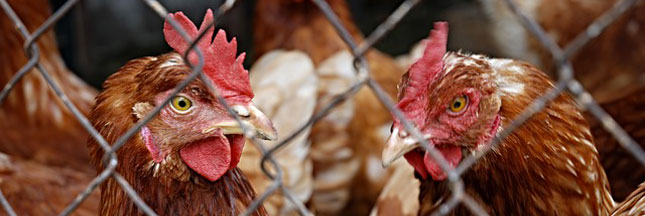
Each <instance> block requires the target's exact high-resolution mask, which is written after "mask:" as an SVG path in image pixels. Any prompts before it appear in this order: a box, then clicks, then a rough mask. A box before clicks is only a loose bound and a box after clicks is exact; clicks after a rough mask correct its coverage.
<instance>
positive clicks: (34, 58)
mask: <svg viewBox="0 0 645 216" xmlns="http://www.w3.org/2000/svg"><path fill="white" fill-rule="evenodd" d="M142 1H143V2H144V3H145V4H146V5H147V6H148V7H149V8H150V9H152V10H153V11H154V12H156V13H157V14H158V15H159V17H160V18H161V19H166V15H167V14H168V11H167V10H166V8H165V7H164V6H163V5H162V4H161V3H160V2H159V1H157V0H142ZM312 1H313V2H314V3H315V4H316V6H317V7H318V8H319V9H320V10H321V11H322V12H323V14H324V15H325V17H326V18H327V19H328V20H329V22H330V23H331V24H332V25H333V26H334V28H335V30H336V31H337V33H338V34H339V35H340V36H341V38H342V39H343V40H344V42H345V43H346V44H347V45H348V46H349V48H350V50H351V52H352V54H353V55H354V58H355V64H354V68H355V71H356V73H357V74H358V77H359V79H360V81H359V82H356V83H355V84H354V85H352V86H351V87H350V88H348V89H346V90H345V91H344V92H342V93H341V94H338V95H336V96H335V97H334V98H333V99H332V100H331V101H330V102H328V104H326V105H325V106H323V108H322V109H320V110H319V111H318V112H317V113H314V115H312V117H311V118H310V119H309V120H308V121H307V123H306V124H305V125H303V126H302V127H301V128H299V129H298V130H296V131H295V132H293V133H292V134H289V135H287V136H286V139H284V140H283V141H282V142H280V143H278V144H277V145H275V146H274V147H272V148H270V149H267V148H266V147H265V145H264V144H263V143H262V141H260V140H258V139H257V138H256V136H255V135H256V134H255V132H254V131H251V130H250V129H249V128H246V127H245V124H242V123H241V122H240V121H241V120H240V119H239V117H238V116H237V115H236V114H235V112H234V111H233V110H232V109H231V107H230V106H228V104H227V103H226V101H225V100H224V98H223V97H222V96H221V95H219V93H217V90H216V89H215V88H214V87H213V86H212V84H211V83H210V82H204V83H206V84H207V86H208V88H210V89H211V90H212V91H213V92H216V96H217V99H218V101H219V102H221V103H222V104H224V106H225V107H226V109H227V110H228V112H229V114H230V115H231V116H232V117H233V118H235V119H236V121H238V123H240V124H239V125H241V126H242V127H243V131H244V134H245V135H246V136H247V137H249V138H251V143H252V144H253V145H255V146H256V147H257V148H258V149H260V151H261V153H262V155H263V156H262V161H261V163H260V164H258V165H259V166H261V168H262V171H263V172H264V174H265V175H266V176H267V177H269V179H271V180H272V181H273V184H272V185H271V186H270V187H269V188H267V190H266V191H265V192H264V193H262V194H260V195H259V196H257V197H256V199H255V200H254V201H253V202H252V204H251V205H250V206H249V208H248V209H247V211H246V212H245V213H244V215H250V214H252V213H253V212H255V211H256V209H257V208H258V207H259V206H260V205H261V204H262V203H263V202H264V200H265V199H267V197H268V196H269V195H271V194H273V193H274V192H276V191H277V190H280V191H281V192H282V193H283V194H284V195H285V196H286V197H287V199H288V200H289V201H290V202H292V203H293V204H294V205H295V206H296V207H297V209H298V211H299V213H300V214H301V215H311V214H312V213H311V212H309V211H308V210H307V208H306V207H305V205H304V204H303V203H302V202H300V201H298V200H297V199H296V198H295V196H294V195H293V194H292V193H291V192H290V191H289V190H288V189H287V188H285V186H284V185H283V184H282V182H283V181H282V170H281V169H280V166H278V164H277V163H276V161H275V159H274V158H273V154H274V153H275V152H276V151H277V150H279V149H280V148H282V147H284V146H285V145H289V143H290V142H291V141H292V140H293V138H295V137H296V136H297V135H299V134H300V133H302V132H303V131H305V129H307V128H308V127H311V126H312V125H313V124H314V123H316V122H317V121H319V120H320V119H321V118H323V117H325V116H326V115H327V114H328V113H329V112H330V111H332V110H333V109H334V108H335V107H336V106H338V105H339V104H341V103H342V102H343V101H345V100H348V99H351V98H352V96H353V95H354V94H356V93H357V92H358V90H360V89H361V88H363V87H367V88H369V89H371V90H372V91H373V92H374V93H375V94H376V96H377V97H378V99H379V100H380V101H381V102H382V103H383V105H385V107H386V108H387V109H388V110H390V111H391V112H392V113H393V114H394V115H395V116H396V117H397V118H399V119H401V123H402V124H403V125H404V127H405V129H406V130H407V131H409V132H410V134H411V135H412V136H413V137H414V138H415V139H416V140H418V141H419V142H420V143H421V144H422V146H423V148H424V149H425V150H426V151H427V152H429V153H430V155H431V156H432V157H433V158H434V159H435V160H436V161H438V163H439V165H440V167H441V169H443V170H444V171H445V172H446V173H447V174H448V181H449V182H450V184H451V190H452V196H451V198H450V199H448V200H447V201H446V202H445V203H444V204H442V206H441V207H440V208H438V212H435V214H438V215H444V214H448V213H450V212H451V211H452V209H454V208H455V206H457V205H458V204H460V203H461V204H464V206H465V207H466V208H468V209H469V210H470V211H471V212H472V213H473V214H476V215H486V212H484V211H483V210H482V209H481V207H480V206H479V205H478V204H477V203H476V202H475V201H474V200H473V198H472V197H470V196H469V195H467V194H466V193H464V190H463V181H462V179H461V178H460V176H461V175H462V174H463V173H464V172H466V171H467V170H468V169H469V168H470V167H471V166H472V165H473V164H474V163H476V162H477V160H478V159H480V158H481V157H483V156H484V155H485V154H486V153H487V152H489V151H490V150H491V149H492V148H494V147H495V146H497V145H498V144H499V143H500V142H501V141H502V140H503V139H504V138H505V137H506V136H508V135H510V134H511V133H512V131H513V130H514V129H515V128H517V127H519V126H521V125H522V124H523V123H524V122H525V121H526V120H528V119H529V118H530V117H531V116H532V115H533V114H535V113H537V112H539V111H540V110H542V108H544V107H545V105H546V104H547V103H548V102H549V101H550V100H552V99H554V98H555V97H556V96H557V95H559V94H560V93H561V92H563V91H565V90H568V91H569V92H571V93H572V94H573V96H575V97H577V98H578V100H579V102H580V103H581V106H583V107H586V108H587V109H589V111H590V112H591V113H592V114H593V116H595V117H596V118H598V119H599V120H600V122H601V124H602V125H603V127H604V128H605V129H606V130H607V131H609V132H610V133H611V134H612V135H613V136H614V138H616V140H617V141H618V142H619V143H620V144H621V146H623V147H624V148H626V149H627V150H628V151H629V152H630V153H631V154H632V155H633V156H634V157H635V158H636V159H637V160H638V161H639V162H640V163H641V164H642V165H644V166H645V152H643V150H642V149H641V148H640V147H639V145H638V144H637V143H636V142H635V141H634V140H633V139H632V138H631V137H630V136H629V135H628V134H627V133H626V132H625V131H624V130H623V129H622V128H621V127H620V126H619V125H618V124H617V123H616V121H615V120H614V119H613V118H612V117H611V116H610V115H608V114H607V113H606V112H605V111H604V110H603V109H602V108H601V107H600V106H599V105H598V103H597V102H595V100H594V99H593V98H592V97H591V96H590V94H589V93H588V92H587V91H586V90H585V89H584V88H583V87H582V85H581V84H580V83H579V82H578V81H577V80H576V79H575V78H573V73H574V72H573V68H572V66H571V62H570V58H571V57H572V56H573V55H574V54H575V53H576V52H577V51H579V50H580V48H582V47H584V46H585V45H586V44H587V43H588V42H589V41H590V40H592V39H593V38H595V37H597V36H598V35H600V34H601V33H602V32H603V30H604V29H605V28H606V27H607V26H609V25H610V24H611V23H612V22H613V21H615V20H616V19H617V18H618V17H619V16H620V15H621V14H623V13H624V12H625V11H627V10H628V9H629V8H631V7H633V6H634V5H635V4H636V3H637V2H638V0H622V1H618V2H616V4H615V5H614V7H613V8H611V9H610V10H609V11H607V12H605V13H604V14H603V15H602V16H600V17H598V18H597V19H596V20H595V21H594V22H593V23H592V24H590V25H589V26H588V27H587V28H586V30H585V31H583V32H581V33H579V34H578V35H577V37H575V39H574V40H572V42H571V43H569V44H568V45H566V46H565V48H564V49H563V48H561V47H560V46H558V45H557V44H556V43H555V41H554V40H553V39H552V38H551V37H549V36H548V34H547V33H546V32H545V31H544V29H542V27H541V26H540V25H538V24H537V22H536V21H535V20H534V19H532V18H530V17H529V16H527V15H526V14H525V13H524V12H522V11H521V10H520V9H519V8H518V6H517V5H516V3H515V2H514V1H513V0H499V1H503V2H504V3H505V4H506V6H508V8H509V9H510V10H511V11H512V12H513V13H514V15H515V16H517V19H519V21H520V23H521V24H522V25H523V26H524V27H525V28H526V29H527V30H529V32H531V33H532V34H533V35H534V36H535V37H536V38H537V40H538V41H539V42H540V44H541V45H542V46H543V47H544V48H546V50H548V52H549V53H550V54H552V56H553V60H554V62H555V63H556V66H557V67H556V68H557V70H556V72H557V75H558V80H557V83H556V85H555V87H554V88H553V89H551V90H550V91H548V92H547V93H545V94H544V95H542V96H541V97H539V98H538V99H536V100H535V101H533V103H532V104H531V105H530V106H529V107H527V108H526V109H525V110H524V111H523V112H522V113H521V114H520V115H519V116H518V117H517V118H516V119H514V120H513V121H512V122H511V124H510V125H509V126H508V127H507V128H506V129H505V130H504V131H503V132H502V133H500V134H498V135H497V136H495V138H494V139H493V141H492V143H491V145H487V148H485V149H484V150H483V151H481V152H479V153H477V154H475V155H472V156H469V157H466V158H464V160H463V161H462V162H461V163H460V165H459V166H458V167H457V168H456V169H454V170H453V169H451V168H450V167H449V166H448V164H447V162H446V160H445V159H444V158H443V156H442V155H441V154H440V153H439V152H438V151H437V150H436V149H435V148H434V147H432V146H430V145H428V143H427V141H426V140H425V139H423V138H422V137H423V136H422V135H421V133H420V132H419V131H418V130H417V129H416V128H415V126H414V125H413V124H411V123H410V121H408V120H407V119H406V118H405V116H404V115H403V114H402V113H401V111H400V110H399V109H398V108H396V107H395V106H394V101H392V99H391V98H390V97H389V96H388V94H387V93H386V92H385V91H384V90H383V88H382V87H381V86H380V84H379V83H377V82H376V81H375V80H374V79H372V77H370V71H369V67H368V64H369V62H368V61H367V59H366V58H365V57H364V54H365V53H366V51H367V50H368V49H370V48H371V47H372V46H373V45H374V44H376V43H377V42H378V41H379V40H380V39H382V38H383V37H384V36H385V35H387V33H388V32H390V31H392V30H393V29H394V28H395V27H396V25H397V23H399V22H400V21H401V19H402V18H403V17H404V16H405V15H406V14H407V13H408V12H409V11H410V9H412V8H413V7H414V6H415V5H416V4H418V3H419V2H420V0H406V1H404V2H403V3H402V4H401V5H400V6H399V7H398V8H397V9H396V10H395V11H394V12H393V13H392V14H391V15H390V16H389V17H388V18H387V19H386V20H385V21H384V22H383V23H381V24H380V25H379V26H378V27H377V28H376V29H375V30H374V31H373V32H372V33H371V34H370V35H369V36H368V37H367V39H366V40H364V41H363V42H362V43H361V44H357V43H356V41H354V39H353V38H352V37H351V35H350V34H349V31H348V30H347V29H346V28H345V27H344V26H343V25H342V24H341V22H340V20H339V18H338V17H337V16H336V14H334V12H333V11H332V9H331V7H330V6H329V5H328V4H327V2H325V0H312ZM76 3H78V0H68V1H67V2H66V3H65V4H63V6H62V7H61V8H59V9H58V10H57V11H55V12H54V13H53V14H52V15H51V16H50V17H49V18H48V19H47V20H46V21H45V22H44V23H43V24H42V25H41V26H40V27H39V28H37V29H36V30H35V31H34V32H29V31H28V30H27V28H26V27H25V25H24V24H23V23H22V21H21V20H20V18H18V16H17V15H16V13H15V12H14V10H13V9H12V8H11V6H10V5H9V4H8V3H7V0H0V6H1V7H2V9H3V10H4V12H5V13H6V14H7V16H8V17H9V19H11V20H12V21H13V23H14V24H15V26H16V29H17V31H18V32H19V33H20V35H21V36H22V37H23V38H24V39H25V45H24V49H25V50H24V51H25V55H27V57H28V58H29V60H28V62H27V63H26V64H25V65H24V66H23V67H22V68H20V70H19V71H18V72H17V73H16V74H15V75H14V76H13V77H12V78H11V79H10V80H9V82H8V83H7V84H6V85H5V86H4V88H3V89H2V91H1V92H0V103H2V102H3V100H4V99H5V98H6V97H7V95H8V94H9V92H10V91H11V90H12V88H13V87H14V86H15V84H16V83H17V82H18V81H20V80H21V78H22V77H24V75H25V74H27V73H28V72H29V71H31V70H32V69H33V68H36V69H37V70H38V72H39V73H40V74H41V75H42V76H43V78H44V79H45V80H46V81H47V83H48V84H49V86H50V87H51V88H52V90H53V91H54V93H55V95H56V96H57V97H59V98H60V99H61V100H62V101H63V103H64V105H65V106H66V107H67V108H68V109H69V110H70V111H71V113H72V114H73V116H74V117H75V118H76V119H77V120H78V121H79V123H80V124H81V125H82V126H83V127H84V128H85V129H86V130H87V131H88V132H89V134H90V135H91V137H92V138H93V139H95V140H96V141H97V142H98V143H99V145H100V146H101V148H102V149H103V150H104V151H105V158H104V159H105V160H106V161H107V162H106V163H105V164H106V167H105V169H104V170H103V171H102V172H101V173H99V174H98V176H96V177H95V178H94V179H93V180H92V181H91V182H90V184H89V185H87V187H86V188H85V190H84V191H83V192H81V193H80V194H78V195H77V197H76V199H75V200H74V201H73V202H72V203H70V204H69V205H68V206H67V208H65V209H64V210H63V211H62V212H61V213H60V215H69V214H71V213H72V212H74V210H75V209H76V208H77V207H78V206H79V205H80V204H81V202H83V200H85V199H86V198H87V197H88V196H89V195H90V193H91V192H92V191H93V190H94V189H96V187H97V186H98V185H99V184H101V183H102V182H104V181H105V180H107V179H108V178H114V179H115V180H116V182H117V183H118V184H119V185H120V186H121V188H122V189H123V190H124V191H125V192H126V194H127V195H128V196H129V197H130V199H131V200H132V201H133V202H134V203H135V204H136V206H137V207H139V209H140V210H141V211H142V212H144V213H145V214H146V215H156V213H155V212H154V211H153V210H152V209H151V208H150V207H149V206H148V205H147V204H146V203H145V202H144V201H143V200H142V199H141V197H139V195H138V194H137V193H136V191H134V189H132V187H131V186H130V185H129V184H128V182H127V181H126V180H125V179H124V178H123V177H122V176H121V175H120V174H119V173H117V172H116V171H115V168H116V166H117V164H118V159H117V155H116V150H117V149H119V148H120V147H121V146H123V144H125V142H126V141H127V140H128V139H129V138H130V137H131V136H133V135H134V134H135V133H137V132H138V131H139V130H140V129H141V127H143V126H144V125H145V124H146V123H147V122H148V121H150V120H151V119H152V118H154V117H155V116H156V115H157V114H158V113H159V111H160V110H161V109H162V108H163V106H158V107H155V109H154V110H153V111H152V112H151V113H150V114H149V115H148V116H145V117H144V118H143V119H142V121H140V122H139V123H137V124H136V125H134V126H133V127H132V128H130V129H129V130H128V131H127V132H126V133H124V134H123V135H122V136H121V137H120V138H119V139H117V141H116V142H115V143H113V144H112V145H110V144H109V143H107V141H106V140H105V139H104V138H103V137H102V136H101V135H100V134H99V133H98V131H97V130H96V129H95V128H94V127H92V125H91V124H90V122H89V121H88V119H87V118H86V117H85V116H84V115H83V114H82V113H81V112H80V111H79V110H78V109H77V108H76V107H75V106H74V105H73V104H72V103H71V101H70V100H69V98H68V97H67V96H66V95H65V94H64V93H63V91H62V90H61V88H60V87H59V86H58V85H57V84H56V83H55V82H54V81H53V80H52V78H51V76H50V74H49V73H48V72H47V70H46V69H45V68H44V67H43V66H42V65H41V64H40V62H39V56H40V53H39V47H38V44H36V43H35V42H36V41H37V40H38V39H39V38H40V37H41V36H42V35H43V33H44V32H46V31H47V30H49V29H50V28H51V27H52V25H54V24H55V23H56V22H57V21H58V20H59V19H60V18H61V17H62V16H63V15H65V14H66V13H67V12H69V10H70V9H71V8H72V7H73V6H74V5H75V4H76ZM235 3H236V1H235V0H226V1H225V2H224V3H223V4H222V5H221V6H220V7H219V8H218V10H217V11H216V12H215V19H214V21H213V22H212V23H210V24H208V26H209V28H214V27H215V24H216V22H217V21H218V20H219V19H220V18H221V16H223V15H225V13H226V12H227V11H228V10H229V9H231V8H232V7H233V6H234V5H235ZM168 21H169V22H170V24H171V25H172V26H173V27H174V28H175V29H176V30H177V31H178V32H179V33H180V34H181V35H182V37H183V38H184V39H185V40H186V41H187V42H190V44H191V46H190V48H189V49H188V51H187V52H186V53H184V54H183V56H184V58H185V59H186V57H187V55H188V52H195V53H197V56H198V63H197V65H192V64H190V62H188V61H186V63H187V64H188V65H189V66H190V67H191V68H192V70H193V72H192V73H191V74H190V76H189V77H188V78H187V79H186V80H184V81H183V82H181V83H180V84H179V85H178V86H177V87H175V89H174V90H173V91H172V93H171V94H170V96H169V97H168V98H166V99H165V100H164V102H163V103H161V104H167V103H168V102H169V100H170V99H171V98H172V97H173V96H174V95H176V94H177V93H178V92H179V91H180V90H181V89H183V88H184V87H186V86H187V85H188V84H189V83H190V82H192V81H193V80H195V79H198V78H199V79H206V77H205V75H204V74H203V73H202V68H203V64H204V60H203V56H202V53H201V51H200V50H199V48H198V47H196V46H195V44H196V43H197V41H199V40H200V39H202V37H203V36H204V35H205V34H204V33H205V32H206V31H203V32H200V34H199V35H198V36H197V38H194V39H192V38H189V37H188V35H187V34H186V32H185V31H184V30H183V29H181V27H180V26H179V25H178V24H177V23H176V21H175V20H173V19H172V18H170V19H168ZM266 162H268V163H266ZM267 165H269V166H272V170H274V171H273V172H271V171H269V170H270V169H269V168H267V167H266V166H267ZM0 205H1V206H2V207H3V209H4V211H5V212H6V213H7V214H8V215H12V216H13V215H16V213H15V212H14V210H13V208H12V207H11V205H10V204H9V202H8V201H7V199H6V198H5V197H4V195H3V194H2V191H0Z"/></svg>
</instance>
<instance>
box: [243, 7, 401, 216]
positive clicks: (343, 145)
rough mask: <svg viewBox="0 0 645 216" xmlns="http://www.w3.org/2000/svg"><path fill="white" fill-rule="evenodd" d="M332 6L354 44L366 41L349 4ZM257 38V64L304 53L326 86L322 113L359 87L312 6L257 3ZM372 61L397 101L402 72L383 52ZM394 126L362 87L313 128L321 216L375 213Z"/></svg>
mask: <svg viewBox="0 0 645 216" xmlns="http://www.w3.org/2000/svg"><path fill="white" fill-rule="evenodd" d="M328 3H329V4H330V6H331V8H332V9H333V10H334V12H335V13H336V14H337V15H338V16H339V18H340V20H341V22H342V23H343V25H344V26H345V27H346V28H347V29H348V30H349V31H350V33H351V34H352V36H353V37H354V39H355V40H357V41H358V42H361V41H362V40H363V36H362V34H361V33H360V32H359V30H358V28H357V27H356V26H355V24H354V22H353V20H352V17H351V14H350V11H349V9H348V7H347V4H346V2H345V1H344V0H329V1H328ZM254 38H255V39H254V42H255V43H254V44H255V51H256V54H257V55H258V56H260V55H263V54H264V53H267V52H269V51H271V50H274V49H287V50H301V51H304V52H305V53H306V54H307V55H309V56H310V57H311V59H312V60H313V62H314V64H315V65H316V67H317V69H316V73H317V75H318V77H319V80H320V81H319V82H320V84H319V88H318V101H317V107H316V110H320V109H321V108H322V107H323V106H325V105H327V104H328V103H329V101H330V99H331V98H332V97H333V96H335V95H337V94H339V93H341V92H343V91H344V90H346V89H348V88H349V87H350V86H352V85H353V84H355V83H356V82H358V81H359V77H358V76H357V75H356V72H355V70H354V68H353V56H352V55H351V54H350V52H349V51H348V50H347V49H348V47H347V45H345V43H344V42H343V41H342V39H341V38H340V37H339V36H338V34H337V33H336V31H335V30H334V28H333V26H332V25H331V24H330V23H329V21H327V19H326V18H325V16H324V15H323V13H322V12H321V11H320V9H318V7H317V6H316V5H315V4H314V3H313V2H311V1H299V0H289V1H282V0H263V1H258V2H257V5H256V9H255V23H254ZM366 57H367V59H368V61H369V62H370V69H371V73H372V74H371V75H372V76H373V77H374V79H375V80H376V81H377V82H379V83H380V84H381V85H382V86H383V88H384V89H385V90H386V91H387V92H388V93H389V94H390V97H392V98H393V97H394V96H395V93H396V83H397V82H398V79H399V77H400V75H401V74H402V73H403V70H402V69H401V68H400V67H398V65H396V63H395V61H394V60H393V59H392V58H391V57H390V56H388V55H386V54H383V53H381V52H379V51H377V50H370V51H369V52H368V53H367V55H366ZM284 73H291V72H286V71H285V72H284ZM389 122H391V117H390V115H389V112H388V111H387V110H386V109H385V107H384V106H383V105H381V102H380V101H378V99H377V98H376V96H375V95H374V94H373V93H372V91H371V90H369V89H368V88H367V87H364V88H362V89H361V90H360V91H359V92H358V93H357V94H356V95H355V96H353V97H352V98H351V99H349V100H347V101H345V102H344V103H342V104H341V105H339V106H338V107H336V108H334V110H332V112H331V113H330V114H329V115H328V116H326V117H325V118H323V119H322V120H321V121H319V122H317V123H316V124H314V127H313V129H312V131H311V137H310V138H311V140H312V146H311V153H310V154H311V157H312V159H313V161H314V185H315V186H314V188H315V189H314V193H313V196H312V201H311V203H312V205H313V208H315V210H316V212H317V213H318V214H321V215H330V214H331V215H336V214H341V213H342V214H348V215H349V214H358V215H365V214H367V213H368V212H369V210H370V209H371V206H372V204H373V202H374V200H375V199H376V197H377V196H378V194H379V192H380V191H381V188H382V187H383V186H384V184H385V182H386V181H387V178H388V176H389V173H388V172H387V171H386V170H385V169H383V168H382V167H381V162H380V161H379V157H380V154H381V146H382V145H383V144H384V141H385V138H386V137H387V135H388V134H389V126H387V125H388V124H389Z"/></svg>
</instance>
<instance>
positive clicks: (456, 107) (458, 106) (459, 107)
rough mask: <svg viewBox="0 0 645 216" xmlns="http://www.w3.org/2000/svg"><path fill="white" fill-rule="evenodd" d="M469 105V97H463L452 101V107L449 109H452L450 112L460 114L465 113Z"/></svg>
mask: <svg viewBox="0 0 645 216" xmlns="http://www.w3.org/2000/svg"><path fill="white" fill-rule="evenodd" d="M467 105H468V97H466V96H465V95H462V96H459V97H456V98H455V99H454V100H452V102H450V107H449V108H448V109H450V112H453V113H459V112H461V111H463V110H464V108H466V106H467Z"/></svg>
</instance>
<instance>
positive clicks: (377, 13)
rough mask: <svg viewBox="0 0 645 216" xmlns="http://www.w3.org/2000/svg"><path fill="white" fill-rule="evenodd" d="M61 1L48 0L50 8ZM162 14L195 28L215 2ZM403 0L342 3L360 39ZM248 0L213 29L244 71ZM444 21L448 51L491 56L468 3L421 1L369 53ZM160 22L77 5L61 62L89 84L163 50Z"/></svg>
mask: <svg viewBox="0 0 645 216" xmlns="http://www.w3.org/2000/svg"><path fill="white" fill-rule="evenodd" d="M64 2H65V0H52V1H51V3H52V6H53V8H54V9H57V8H58V7H60V5H61V4H63V3H64ZM160 2H161V3H162V4H163V5H164V6H165V7H166V9H167V10H168V11H169V12H175V11H183V12H184V13H185V14H186V15H187V16H188V17H189V18H190V19H191V20H193V21H194V22H195V23H201V19H202V18H203V15H204V13H205V11H206V9H207V8H212V9H213V10H216V9H217V8H218V7H219V5H220V4H221V3H222V2H223V1H222V0H161V1H160ZM402 2H403V0H348V4H349V5H350V10H351V12H352V15H353V18H354V21H355V22H356V24H357V25H358V27H359V28H360V30H361V31H362V32H363V33H364V34H365V35H368V34H369V33H371V32H372V31H373V30H374V29H375V28H376V27H377V26H378V25H379V24H380V23H381V22H383V21H384V20H385V19H386V18H387V17H388V16H389V15H390V13H392V12H393V11H394V10H395V9H396V8H397V7H398V6H399V5H400V4H401V3H402ZM254 6H255V1H250V0H238V2H237V3H236V5H235V6H234V7H233V8H232V9H231V10H230V11H229V12H228V13H227V14H225V15H224V16H223V18H222V20H221V22H219V24H218V28H224V29H225V30H226V31H227V33H228V35H229V39H230V37H231V36H235V37H237V39H238V41H239V43H238V52H242V51H244V52H247V53H248V54H249V55H248V56H250V58H247V60H246V61H245V65H246V66H247V68H248V67H249V66H250V65H251V63H252V62H253V61H254V60H255V58H256V57H257V56H255V55H254V54H253V49H252V48H253V40H252V39H253V31H252V30H253V28H252V21H253V15H254V14H253V10H254ZM438 20H446V21H449V22H450V28H451V29H450V31H451V33H450V40H449V49H450V50H459V49H463V50H468V51H471V52H476V53H486V54H488V55H491V56H497V55H496V52H495V49H494V44H493V42H492V40H491V37H490V35H488V34H487V32H490V31H489V30H488V29H490V27H489V26H490V23H489V22H488V20H487V17H486V16H485V14H484V12H483V11H482V9H481V7H480V5H479V4H478V2H477V1H476V0H426V1H422V2H421V3H419V5H417V6H416V7H415V8H414V9H412V11H410V13H409V14H408V15H407V16H406V17H405V18H404V19H403V20H402V21H401V22H400V23H399V25H397V27H396V28H395V29H394V30H393V31H392V32H390V33H389V34H388V35H387V36H386V37H385V38H384V39H383V40H381V41H380V42H379V43H377V44H376V46H375V47H376V48H377V49H379V50H381V51H384V52H386V53H389V54H390V55H393V56H397V55H401V54H405V53H407V52H408V51H409V50H410V48H411V47H412V46H413V45H414V44H416V43H417V42H418V41H419V40H421V39H423V38H425V37H427V36H428V32H429V31H430V29H431V28H432V23H433V21H438ZM162 28H163V20H162V19H161V18H160V17H159V16H158V15H157V14H156V13H155V12H153V11H152V9H150V8H149V7H148V6H147V5H145V4H144V2H143V1H137V0H110V1H79V4H78V5H77V6H75V7H74V8H73V9H72V11H71V12H70V13H68V14H67V15H66V16H65V17H63V19H61V20H60V21H59V22H58V23H57V25H56V28H55V30H56V35H57V39H58V42H59V46H60V49H61V53H62V55H63V58H64V59H65V61H66V63H67V65H68V66H69V67H70V68H71V69H72V71H74V72H75V73H77V74H78V75H79V76H80V77H81V78H82V79H84V80H86V81H87V82H88V83H90V84H91V85H93V86H95V87H100V85H101V83H102V82H103V81H104V80H105V79H106V78H107V76H109V75H110V74H112V73H114V72H115V71H116V70H117V69H118V68H119V67H120V66H121V65H123V64H125V63H126V62H127V61H128V60H130V59H133V58H138V57H142V56H151V55H158V54H161V53H164V52H168V51H170V48H169V47H168V46H167V45H166V43H165V41H164V39H163V34H162Z"/></svg>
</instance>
